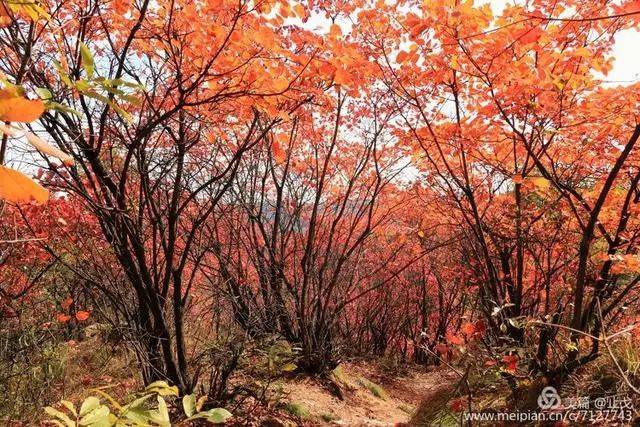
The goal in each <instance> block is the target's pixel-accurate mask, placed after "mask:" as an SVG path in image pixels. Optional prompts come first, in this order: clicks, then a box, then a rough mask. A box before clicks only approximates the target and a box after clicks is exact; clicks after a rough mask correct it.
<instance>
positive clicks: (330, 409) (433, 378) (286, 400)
mask: <svg viewBox="0 0 640 427" xmlns="http://www.w3.org/2000/svg"><path fill="white" fill-rule="evenodd" d="M333 378H334V380H335V382H337V383H339V384H340V386H341V390H342V399H340V398H338V397H337V396H336V393H332V392H331V391H330V390H329V387H327V385H326V383H325V382H322V381H320V380H317V379H315V378H309V377H306V378H304V377H303V378H299V379H298V378H294V379H289V380H287V381H286V382H285V383H284V384H283V399H282V404H281V405H280V407H281V408H284V410H283V411H281V412H280V414H281V415H284V416H285V417H286V415H287V413H288V414H289V415H293V417H291V419H289V420H287V419H286V418H285V419H281V418H279V417H274V419H273V421H274V423H273V425H274V426H278V425H284V426H288V425H305V426H328V425H343V426H395V425H403V424H405V423H408V422H409V421H410V419H411V418H412V416H413V414H415V413H416V410H417V409H418V407H419V406H420V404H421V403H422V402H424V401H425V400H428V399H429V397H430V396H435V395H438V394H439V393H440V392H441V391H442V390H443V389H451V388H452V387H453V385H454V384H455V381H456V377H455V375H452V372H451V371H449V370H446V369H440V368H436V369H432V370H428V371H427V370H425V369H424V368H422V369H419V368H407V369H406V370H405V371H404V372H403V373H402V374H401V375H398V374H389V373H386V372H384V371H383V370H381V369H380V368H379V366H378V364H376V363H365V362H358V363H343V364H341V365H340V366H339V368H338V369H337V370H336V371H334V374H333ZM276 420H277V421H276ZM262 421H263V425H268V424H264V421H265V420H264V419H263V420H262Z"/></svg>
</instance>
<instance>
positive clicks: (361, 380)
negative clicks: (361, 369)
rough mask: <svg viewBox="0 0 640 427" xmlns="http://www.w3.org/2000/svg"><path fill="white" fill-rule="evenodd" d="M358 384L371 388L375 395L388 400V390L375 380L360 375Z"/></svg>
mask: <svg viewBox="0 0 640 427" xmlns="http://www.w3.org/2000/svg"><path fill="white" fill-rule="evenodd" d="M358 384H360V385H361V386H362V387H364V388H366V389H367V390H369V391H370V392H371V394H373V395H374V396H375V397H377V398H379V399H382V400H387V392H386V391H384V389H383V388H382V387H381V386H379V385H378V384H376V383H374V382H373V381H369V380H368V379H366V378H365V377H360V378H358Z"/></svg>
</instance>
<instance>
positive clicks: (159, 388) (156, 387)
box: [144, 381, 178, 396]
mask: <svg viewBox="0 0 640 427" xmlns="http://www.w3.org/2000/svg"><path fill="white" fill-rule="evenodd" d="M144 390H145V391H146V392H148V393H157V394H159V395H160V396H177V395H178V387H176V386H170V385H169V384H167V382H166V381H154V382H152V383H151V384H149V385H148V386H147V388H145V389H144Z"/></svg>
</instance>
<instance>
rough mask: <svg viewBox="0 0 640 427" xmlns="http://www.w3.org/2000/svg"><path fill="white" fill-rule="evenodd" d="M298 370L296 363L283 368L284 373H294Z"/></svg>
mask: <svg viewBox="0 0 640 427" xmlns="http://www.w3.org/2000/svg"><path fill="white" fill-rule="evenodd" d="M296 369H298V366H297V365H296V364H295V363H287V364H286V365H284V366H283V367H282V371H283V372H293V371H295V370H296Z"/></svg>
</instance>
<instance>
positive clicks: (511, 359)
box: [502, 355, 518, 372]
mask: <svg viewBox="0 0 640 427" xmlns="http://www.w3.org/2000/svg"><path fill="white" fill-rule="evenodd" d="M502 362H504V365H505V366H504V369H505V370H506V371H508V372H515V371H516V369H518V356H514V355H506V356H502Z"/></svg>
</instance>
